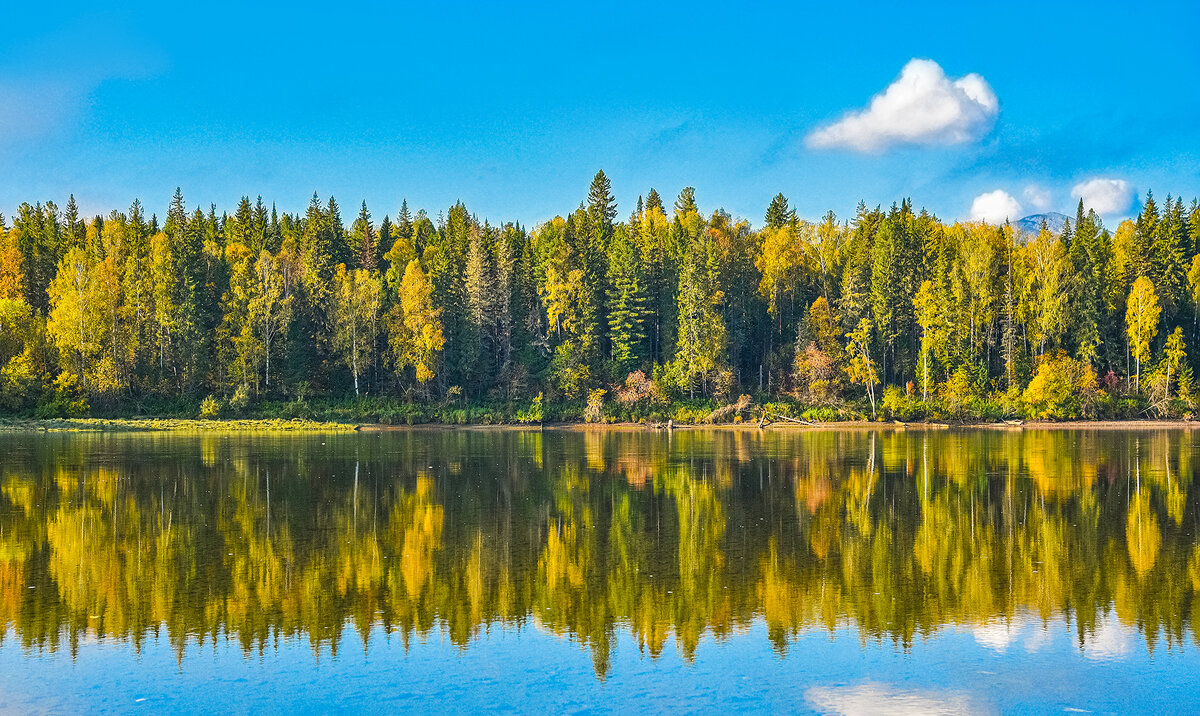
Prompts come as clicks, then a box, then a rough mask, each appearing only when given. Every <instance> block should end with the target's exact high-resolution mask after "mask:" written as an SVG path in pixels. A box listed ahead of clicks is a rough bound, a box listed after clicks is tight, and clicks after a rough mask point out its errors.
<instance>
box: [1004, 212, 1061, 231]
mask: <svg viewBox="0 0 1200 716" xmlns="http://www.w3.org/2000/svg"><path fill="white" fill-rule="evenodd" d="M1067 218H1068V217H1067V215H1066V214H1060V213H1058V212H1057V211H1047V212H1046V213H1045V214H1033V215H1031V216H1026V217H1025V218H1024V219H1021V220H1020V221H1018V222H1017V223H1016V226H1015V228H1016V230H1017V233H1018V234H1025V235H1027V236H1037V235H1038V232H1040V231H1041V230H1042V222H1043V221H1045V222H1046V228H1048V229H1050V233H1052V234H1061V233H1062V232H1063V228H1065V227H1066V225H1067Z"/></svg>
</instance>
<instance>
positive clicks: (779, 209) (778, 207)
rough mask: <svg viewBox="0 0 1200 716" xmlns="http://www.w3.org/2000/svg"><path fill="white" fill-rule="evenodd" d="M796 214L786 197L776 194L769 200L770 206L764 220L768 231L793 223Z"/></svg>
mask: <svg viewBox="0 0 1200 716" xmlns="http://www.w3.org/2000/svg"><path fill="white" fill-rule="evenodd" d="M795 219H796V212H795V211H793V210H792V207H791V206H790V205H789V204H788V200H787V197H786V196H784V195H783V194H776V195H775V197H774V198H772V199H771V204H770V205H769V206H768V207H767V215H766V218H765V221H766V225H767V228H768V229H779V228H781V227H783V226H785V225H787V224H790V223H791V222H793V221H795Z"/></svg>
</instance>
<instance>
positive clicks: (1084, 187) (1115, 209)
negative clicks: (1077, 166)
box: [1071, 177, 1133, 216]
mask: <svg viewBox="0 0 1200 716" xmlns="http://www.w3.org/2000/svg"><path fill="white" fill-rule="evenodd" d="M1071 197H1072V198H1075V199H1083V205H1084V207H1085V208H1088V209H1095V210H1096V213H1097V214H1099V215H1101V216H1113V215H1117V214H1124V213H1125V212H1127V211H1129V207H1130V206H1132V205H1133V187H1131V186H1130V185H1129V182H1127V181H1125V180H1124V179H1107V178H1104V177H1096V178H1094V179H1089V180H1087V181H1085V182H1080V183H1079V184H1076V185H1075V187H1074V188H1072V189H1071Z"/></svg>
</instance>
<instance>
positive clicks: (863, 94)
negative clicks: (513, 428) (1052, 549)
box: [0, 2, 1200, 225]
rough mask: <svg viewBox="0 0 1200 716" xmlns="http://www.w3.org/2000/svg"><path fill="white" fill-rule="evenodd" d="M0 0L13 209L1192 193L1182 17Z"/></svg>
mask: <svg viewBox="0 0 1200 716" xmlns="http://www.w3.org/2000/svg"><path fill="white" fill-rule="evenodd" d="M9 5H10V7H8V8H6V9H4V10H2V11H0V23H2V25H3V26H4V27H5V29H6V37H5V40H4V42H3V44H0V211H3V212H4V213H5V214H6V215H11V214H12V212H13V210H14V209H15V207H16V206H17V205H18V204H19V203H20V202H21V201H30V202H33V201H45V200H47V199H53V200H55V201H56V202H58V203H59V205H60V206H61V205H62V204H63V203H64V202H65V199H66V196H67V194H68V193H71V192H73V193H74V194H75V195H76V197H77V199H78V200H79V202H80V205H81V207H82V208H83V209H84V210H86V211H88V212H89V213H92V212H96V211H100V210H104V211H107V210H108V209H110V208H113V207H126V206H128V205H129V203H130V202H131V201H132V200H133V199H134V198H135V197H138V198H141V200H142V201H143V203H144V204H146V205H147V206H148V207H149V208H150V209H151V210H154V211H157V212H158V213H159V214H160V215H161V214H162V213H163V208H164V207H165V206H166V204H167V202H168V200H169V198H170V195H171V193H172V192H173V191H174V189H175V187H176V186H181V187H182V188H183V191H184V195H185V197H186V199H187V200H188V202H189V204H191V205H195V204H197V203H200V204H203V205H205V206H207V204H208V203H210V202H215V203H217V204H218V206H220V207H231V206H232V204H233V203H234V202H235V201H236V200H237V199H238V198H239V197H240V196H241V195H243V194H250V195H252V196H253V195H258V194H261V195H263V197H264V198H266V199H267V200H268V201H272V200H273V201H275V202H277V204H278V205H279V207H280V209H281V210H300V209H302V208H303V207H304V206H305V204H306V203H307V201H308V198H309V197H310V196H311V194H312V192H313V191H314V190H315V191H318V192H320V194H321V195H322V196H323V197H324V196H327V195H329V194H333V195H335V196H336V197H337V198H338V200H339V202H340V203H341V205H342V206H343V213H344V214H352V213H353V211H354V210H355V209H356V208H357V205H358V203H359V201H360V200H362V199H366V201H367V203H368V205H369V206H370V207H371V210H372V212H373V213H374V215H375V216H376V217H377V218H380V217H382V216H383V215H384V214H385V213H390V214H393V215H394V214H395V212H396V209H397V207H398V206H399V204H400V200H401V198H404V197H407V198H408V201H409V204H410V205H411V206H413V207H414V208H415V207H425V208H427V209H428V210H429V211H430V213H433V214H436V213H437V212H438V211H439V210H440V209H444V208H445V207H447V206H449V205H450V204H452V203H453V202H454V201H456V200H459V199H461V200H462V201H464V202H465V203H466V204H467V206H468V207H469V208H470V209H471V210H472V211H474V212H475V213H477V214H478V215H479V216H481V217H487V218H490V219H492V220H493V221H497V220H519V221H522V222H523V223H525V224H527V225H532V224H534V223H536V222H538V221H540V220H544V219H547V218H549V217H551V216H553V215H554V214H556V213H560V212H564V211H569V210H570V209H572V208H573V207H574V206H576V205H577V204H578V203H579V201H580V200H581V199H583V198H584V196H585V195H586V191H587V186H588V182H589V181H590V179H591V176H592V174H594V173H595V171H596V170H597V169H600V168H603V169H604V171H605V172H606V173H607V174H608V175H609V177H610V178H611V179H612V182H613V189H614V193H615V194H616V196H617V199H618V202H619V204H620V213H621V215H622V216H625V215H627V214H628V211H629V210H630V209H631V208H632V206H633V203H634V202H635V201H636V198H637V196H638V195H639V194H644V193H645V192H646V191H647V190H648V189H649V188H650V187H654V188H656V189H658V190H659V192H660V193H662V194H663V195H664V196H665V197H668V198H672V197H674V196H675V195H676V194H677V193H678V191H679V190H680V189H681V188H682V187H684V186H687V185H691V186H694V187H696V193H697V198H698V201H699V203H700V205H701V207H702V209H704V210H711V209H713V208H717V207H718V206H720V207H724V208H725V209H727V210H729V211H730V212H731V213H733V214H735V215H738V216H743V217H746V218H749V219H750V220H751V221H752V222H754V223H755V224H756V225H757V224H759V223H761V220H762V215H763V212H764V211H765V208H766V205H767V203H768V201H769V200H770V197H771V196H773V195H774V194H775V193H776V192H780V191H782V192H783V193H784V194H785V195H787V196H788V197H789V198H790V199H791V200H792V201H793V203H794V205H795V206H796V207H797V208H798V209H799V211H800V212H801V214H802V215H803V216H806V217H816V216H818V215H820V214H821V213H823V212H824V211H825V210H827V209H831V208H832V209H833V210H835V211H836V212H837V213H838V214H839V215H840V216H849V215H851V214H852V213H853V210H854V207H855V205H856V204H857V203H858V201H859V200H860V199H862V200H865V201H867V203H868V204H876V203H882V204H890V203H891V202H893V201H895V200H898V199H899V198H901V197H904V196H911V197H913V198H914V200H915V203H916V204H917V205H918V206H924V207H927V208H929V209H931V210H932V211H934V212H936V213H937V214H938V215H939V216H942V217H943V218H946V219H956V218H968V217H970V216H971V215H972V211H973V207H974V210H975V212H976V213H977V214H978V215H979V216H980V217H982V218H993V217H995V216H999V215H1001V214H1005V213H1012V212H1019V213H1021V214H1022V215H1023V214H1028V213H1034V212H1036V211H1039V210H1042V209H1050V210H1060V211H1068V212H1069V213H1073V208H1074V204H1075V200H1076V198H1077V196H1076V195H1078V194H1080V193H1083V194H1086V195H1087V197H1088V198H1089V200H1090V201H1091V202H1093V203H1095V204H1096V205H1097V207H1098V208H1101V209H1103V213H1105V214H1106V216H1107V218H1108V219H1109V223H1110V224H1112V222H1113V221H1115V220H1116V219H1118V218H1120V217H1121V216H1123V215H1126V214H1128V213H1129V211H1130V209H1131V207H1135V206H1136V201H1137V199H1136V198H1135V197H1136V196H1141V195H1143V194H1144V192H1145V190H1146V188H1147V187H1150V188H1152V189H1153V190H1154V191H1155V194H1156V195H1157V196H1163V195H1165V194H1167V193H1168V192H1171V193H1175V194H1183V195H1184V196H1185V197H1187V198H1188V199H1189V200H1190V198H1191V197H1193V196H1196V195H1200V131H1198V130H1197V127H1200V92H1197V91H1196V89H1195V85H1196V82H1197V79H1196V78H1197V77H1200V40H1198V39H1197V37H1198V35H1197V32H1198V31H1200V6H1198V5H1197V4H1194V3H1187V2H1178V3H1173V4H1160V3H1144V4H1143V5H1142V6H1141V7H1138V6H1136V5H1134V4H1129V3H1120V4H1118V3H1103V2H1093V3H1080V4H1079V5H1078V6H1076V7H1060V6H1058V4H1052V3H1046V4H1045V5H1043V4H1042V3H1017V2H1004V3H946V4H933V3H931V4H927V5H923V6H921V7H919V8H910V7H907V6H905V5H897V4H895V3H888V4H877V5H876V4H870V3H855V4H853V7H851V8H849V9H846V8H841V7H833V6H832V4H822V5H820V6H815V7H805V6H802V5H800V4H786V5H783V4H766V3H746V4H738V5H737V6H736V7H734V6H732V5H728V4H710V3H703V2H694V3H687V4H680V5H679V6H676V7H667V6H662V7H658V8H649V7H645V6H643V5H642V4H640V3H634V4H604V3H590V4H586V5H579V6H570V7H568V6H566V5H565V4H559V3H547V4H523V5H522V6H521V7H519V8H509V7H504V6H503V4H500V3H479V4H474V3H462V4H453V3H428V4H420V5H405V4H402V3H396V4H394V5H393V4H382V3H381V4H379V5H366V4H358V3H354V2H341V3H321V4H309V3H304V2H297V3H269V4H268V3H264V4H261V5H260V6H258V7H257V8H256V9H250V10H247V9H244V8H241V7H239V5H237V4H226V3H222V2H207V3H203V4H195V5H192V4H187V3H145V4H138V3H123V4H122V5H121V6H120V7H119V8H117V7H114V8H111V9H103V8H100V7H98V5H97V4H93V3H71V2H64V3H58V4H54V3H38V4H33V3H29V4H22V5H24V7H11V6H12V5H16V4H15V3H10V4H9ZM846 5H849V3H847V4H846ZM901 9H902V11H901ZM914 59H918V60H922V61H919V62H917V63H912V61H913V60H914ZM910 63H912V64H910ZM906 68H907V69H906ZM902 71H903V72H904V73H905V77H906V78H907V79H908V80H909V81H908V82H907V83H905V82H903V81H902V82H900V84H899V85H897V86H896V87H894V88H893V90H894V91H892V92H891V93H890V99H889V100H887V101H885V102H883V104H882V106H879V107H873V106H872V104H871V103H872V98H873V97H875V96H876V95H880V94H881V93H884V92H885V90H888V88H889V87H891V86H892V85H893V83H894V82H897V81H898V79H900V78H901V74H902ZM910 71H911V73H910ZM963 78H968V79H966V80H964V79H963ZM876 104H879V101H877V102H876ZM848 113H849V114H853V113H858V115H857V116H854V117H852V118H851V120H850V121H849V122H842V123H840V124H839V122H841V120H844V119H846V118H847V115H848ZM977 197H979V199H977ZM1014 218H1015V217H1014Z"/></svg>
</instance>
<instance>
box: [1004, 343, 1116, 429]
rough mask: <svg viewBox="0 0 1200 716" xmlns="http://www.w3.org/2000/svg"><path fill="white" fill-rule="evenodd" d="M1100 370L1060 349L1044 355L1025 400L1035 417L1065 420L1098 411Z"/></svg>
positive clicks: (1029, 410) (1030, 415) (1025, 394)
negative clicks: (1098, 372)
mask: <svg viewBox="0 0 1200 716" xmlns="http://www.w3.org/2000/svg"><path fill="white" fill-rule="evenodd" d="M1098 390H1099V388H1098V383H1097V381H1096V371H1094V370H1092V366H1091V365H1090V364H1088V363H1084V362H1083V361H1079V360H1076V359H1074V358H1072V357H1070V356H1068V355H1067V354H1066V353H1063V352H1062V351H1059V353H1058V354H1057V355H1055V356H1053V357H1046V356H1043V357H1042V359H1041V360H1040V361H1039V362H1038V367H1037V372H1035V373H1034V375H1033V380H1031V381H1029V385H1028V387H1026V388H1025V393H1024V394H1023V396H1022V399H1023V401H1024V403H1025V406H1026V414H1027V415H1028V416H1029V417H1031V418H1044V419H1049V420H1062V419H1067V418H1079V417H1085V416H1086V417H1090V416H1092V415H1094V414H1095V410H1094V408H1095V404H1096V399H1097V397H1098Z"/></svg>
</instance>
